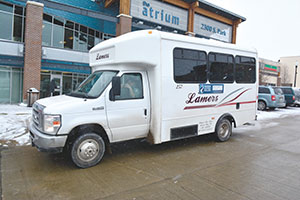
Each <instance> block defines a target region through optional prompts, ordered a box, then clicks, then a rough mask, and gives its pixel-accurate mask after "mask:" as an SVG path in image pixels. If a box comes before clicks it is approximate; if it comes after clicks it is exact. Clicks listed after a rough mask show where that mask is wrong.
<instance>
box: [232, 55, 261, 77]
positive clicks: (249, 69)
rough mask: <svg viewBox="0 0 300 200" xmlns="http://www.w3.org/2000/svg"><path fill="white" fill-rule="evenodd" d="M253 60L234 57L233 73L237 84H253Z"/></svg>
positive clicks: (254, 68)
mask: <svg viewBox="0 0 300 200" xmlns="http://www.w3.org/2000/svg"><path fill="white" fill-rule="evenodd" d="M255 63H256V62H255V58H250V57H245V56H236V57H235V72H236V76H235V77H236V78H235V80H236V82H237V83H255V81H256V64H255Z"/></svg>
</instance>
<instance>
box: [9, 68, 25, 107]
mask: <svg viewBox="0 0 300 200" xmlns="http://www.w3.org/2000/svg"><path fill="white" fill-rule="evenodd" d="M22 84H23V74H22V71H21V70H20V69H14V68H13V69H12V72H11V85H12V87H11V88H12V89H11V101H10V103H19V102H21V101H22V91H23V86H22Z"/></svg>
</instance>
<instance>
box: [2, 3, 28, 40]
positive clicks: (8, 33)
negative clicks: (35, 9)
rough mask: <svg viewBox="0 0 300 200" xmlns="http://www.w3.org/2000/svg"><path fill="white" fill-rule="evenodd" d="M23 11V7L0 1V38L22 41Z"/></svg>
mask: <svg viewBox="0 0 300 200" xmlns="http://www.w3.org/2000/svg"><path fill="white" fill-rule="evenodd" d="M24 15H25V11H24V8H23V7H20V6H17V5H12V4H7V3H4V2H0V27H5V28H2V29H1V31H0V39H5V40H12V41H16V42H23V41H24V39H23V38H24V31H25V30H24V27H25V25H24V24H25V17H24Z"/></svg>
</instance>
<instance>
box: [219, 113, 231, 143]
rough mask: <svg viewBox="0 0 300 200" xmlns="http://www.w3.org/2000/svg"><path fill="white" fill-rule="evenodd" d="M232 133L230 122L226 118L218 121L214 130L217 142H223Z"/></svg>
mask: <svg viewBox="0 0 300 200" xmlns="http://www.w3.org/2000/svg"><path fill="white" fill-rule="evenodd" d="M231 135H232V124H231V123H230V121H229V120H228V119H226V118H223V119H221V120H219V121H218V123H217V125H216V130H215V139H216V141H217V142H225V141H227V140H228V139H229V138H230V136H231Z"/></svg>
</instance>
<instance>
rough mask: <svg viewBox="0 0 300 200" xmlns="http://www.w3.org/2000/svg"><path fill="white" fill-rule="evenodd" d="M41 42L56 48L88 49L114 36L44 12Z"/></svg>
mask: <svg viewBox="0 0 300 200" xmlns="http://www.w3.org/2000/svg"><path fill="white" fill-rule="evenodd" d="M42 34H43V35H42V44H43V45H44V46H51V47H56V48H65V49H73V50H78V51H85V52H86V51H88V50H90V49H91V48H93V47H94V46H95V45H96V44H98V43H100V42H101V41H103V40H107V39H109V38H112V37H114V36H113V35H109V34H104V33H101V32H99V31H96V30H94V29H91V28H88V27H86V26H84V25H80V24H77V23H75V22H72V21H69V20H65V19H62V18H59V17H55V16H51V15H48V14H44V16H43V33H42Z"/></svg>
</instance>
